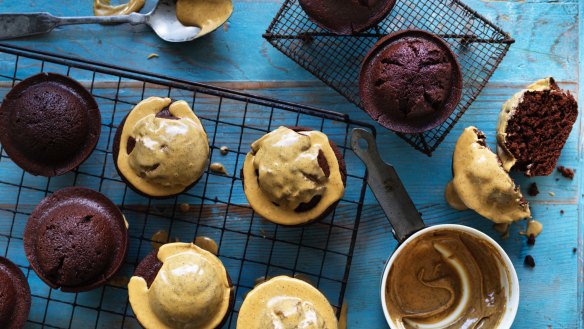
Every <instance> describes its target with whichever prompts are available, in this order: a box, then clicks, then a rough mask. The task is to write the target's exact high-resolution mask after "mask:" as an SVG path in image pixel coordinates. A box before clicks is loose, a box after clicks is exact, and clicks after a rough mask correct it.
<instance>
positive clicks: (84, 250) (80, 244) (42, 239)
mask: <svg viewBox="0 0 584 329" xmlns="http://www.w3.org/2000/svg"><path fill="white" fill-rule="evenodd" d="M127 243H128V233H127V227H126V222H125V219H124V217H123V215H122V213H121V212H120V210H119V209H118V208H117V206H116V205H115V204H113V203H112V202H111V201H110V200H109V199H108V198H106V197H105V196H104V195H102V194H101V193H98V192H96V191H93V190H90V189H87V188H81V187H68V188H64V189H62V190H59V191H57V192H55V193H54V194H52V195H50V196H48V197H46V198H44V199H43V200H42V201H41V203H40V204H39V205H38V206H37V207H36V208H35V209H34V211H33V213H32V214H31V216H30V217H29V219H28V222H27V224H26V228H25V231H24V249H25V252H26V257H27V258H28V260H29V262H30V264H31V266H32V268H33V269H34V270H35V272H36V273H37V274H38V275H39V277H40V278H41V279H42V280H43V281H44V282H45V283H47V284H48V285H49V286H51V287H52V288H59V287H60V288H61V290H63V291H73V292H77V291H86V290H90V289H93V288H95V287H97V286H99V285H101V284H103V283H105V282H106V281H107V280H108V279H109V278H110V277H111V276H113V275H114V274H115V272H116V271H117V270H118V268H119V267H120V266H121V264H122V262H123V261H124V257H125V254H126V249H127Z"/></svg>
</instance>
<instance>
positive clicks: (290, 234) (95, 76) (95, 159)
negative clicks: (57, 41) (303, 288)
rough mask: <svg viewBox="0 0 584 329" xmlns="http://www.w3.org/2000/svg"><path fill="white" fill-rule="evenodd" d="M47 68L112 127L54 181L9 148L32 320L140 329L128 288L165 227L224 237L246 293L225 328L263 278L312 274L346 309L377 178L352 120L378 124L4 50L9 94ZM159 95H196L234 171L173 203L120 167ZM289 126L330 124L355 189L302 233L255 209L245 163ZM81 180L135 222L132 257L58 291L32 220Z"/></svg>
mask: <svg viewBox="0 0 584 329" xmlns="http://www.w3.org/2000/svg"><path fill="white" fill-rule="evenodd" d="M39 72H56V73H61V74H65V75H68V76H71V77H72V78H74V79H76V80H78V81H80V82H81V83H82V84H83V85H84V86H86V87H87V89H88V90H89V91H90V92H91V93H92V95H93V96H94V97H95V98H96V100H97V102H98V104H99V107H100V110H101V114H102V133H101V137H100V140H99V142H98V146H97V148H96V150H95V151H94V152H93V154H92V155H91V157H90V158H89V159H88V160H87V161H86V162H85V163H83V164H82V165H81V166H80V167H79V168H77V169H76V170H75V171H73V172H71V173H69V174H66V175H64V176H60V177H54V178H44V177H37V176H32V175H30V174H28V173H26V172H24V171H22V170H21V169H20V168H18V167H17V166H16V165H15V164H14V163H13V162H12V161H11V160H10V158H9V157H8V156H7V155H6V153H5V152H4V151H3V150H2V149H0V151H1V154H0V254H1V255H2V256H5V257H8V258H9V259H11V260H12V261H14V262H15V263H16V264H17V265H19V267H20V268H21V269H22V270H23V271H24V273H25V275H26V276H27V278H28V281H29V284H30V286H31V291H32V309H31V313H30V316H29V322H28V324H27V325H28V327H31V328H37V327H39V328H45V327H46V328H139V324H138V323H137V321H136V319H135V316H134V315H133V313H132V309H131V307H130V306H129V303H128V297H127V289H126V283H127V280H128V278H129V277H131V275H132V273H133V271H134V268H135V266H136V265H137V264H138V262H139V261H140V260H141V259H142V258H143V257H144V256H145V255H146V254H148V253H149V252H150V251H151V250H152V248H153V244H154V243H156V240H158V238H155V237H154V236H157V235H156V234H157V233H159V232H166V233H167V234H166V235H168V237H166V235H163V236H164V237H165V238H166V239H168V240H173V241H174V239H178V240H180V241H193V239H194V238H195V237H197V236H207V237H210V238H212V239H214V240H215V241H216V243H217V244H218V246H219V257H220V259H221V260H222V261H223V263H224V265H225V267H226V269H227V271H228V272H229V274H230V276H231V278H232V280H233V283H234V287H235V294H236V302H235V307H234V310H233V313H232V314H231V316H230V318H229V319H228V321H227V323H226V325H225V327H226V328H235V324H236V319H237V313H238V310H239V308H240V306H241V303H242V301H243V298H244V296H245V294H246V293H247V292H248V291H250V290H251V289H252V288H253V286H254V282H255V280H256V279H257V278H259V277H269V276H275V275H281V274H287V275H302V277H303V278H305V279H307V280H309V281H311V282H312V283H314V284H315V285H316V286H317V287H318V288H319V289H320V290H321V291H322V292H323V293H324V294H325V295H326V296H327V297H328V299H329V300H330V301H331V303H332V304H333V305H334V306H335V307H337V310H338V311H340V307H341V306H342V303H343V298H344V294H345V289H346V286H347V280H348V277H349V269H350V265H351V260H352V256H353V250H354V247H355V239H356V236H357V231H358V228H359V220H360V215H361V210H362V207H363V200H364V195H365V189H366V181H365V177H366V175H367V172H366V169H365V167H364V166H363V164H362V163H361V162H360V161H359V160H358V159H357V157H356V156H355V155H354V154H353V153H352V151H351V149H350V147H349V140H348V137H347V136H348V133H349V131H350V129H352V128H353V127H365V128H368V129H370V130H372V131H373V132H374V128H373V127H372V126H370V125H368V124H364V123H361V122H357V121H353V120H351V119H350V118H349V117H348V116H346V115H342V114H339V113H335V112H327V111H322V110H318V109H314V108H310V107H306V106H301V105H296V104H291V103H286V102H281V101H276V100H273V99H269V98H264V97H258V96H252V95H249V94H245V93H242V92H236V91H230V90H225V89H221V88H217V87H211V86H207V85H202V84H196V83H189V82H186V81H181V80H177V79H173V78H169V77H164V76H159V75H150V74H147V73H143V72H139V71H132V70H125V69H122V68H119V67H116V66H112V65H105V64H98V63H94V62H89V61H84V60H79V59H73V58H69V57H64V56H60V55H55V54H50V53H45V52H37V51H31V50H27V49H23V48H17V47H14V46H8V45H0V96H1V97H2V98H3V97H4V95H6V93H7V92H8V91H9V90H10V88H11V87H12V86H14V85H15V84H16V83H18V82H19V81H21V80H23V79H25V78H27V77H28V76H30V75H32V74H36V73H39ZM155 95H156V96H169V97H172V98H174V99H183V100H187V101H190V103H191V106H192V107H193V109H194V111H195V112H196V114H197V115H198V116H199V118H200V119H201V121H202V123H203V125H204V126H205V128H206V130H207V133H208V135H209V141H210V146H211V149H212V153H211V162H216V161H217V162H221V163H223V164H224V165H225V167H226V168H227V171H228V174H227V175H220V174H216V173H213V172H211V171H207V172H206V173H205V174H204V176H203V177H202V179H201V181H200V182H199V183H198V184H197V185H196V186H195V187H193V188H192V189H191V190H189V191H188V192H186V193H184V194H182V195H180V196H178V197H175V198H172V199H166V200H154V199H148V198H145V197H142V196H140V195H138V194H136V193H135V192H133V191H132V190H131V189H128V188H127V186H126V185H125V184H124V183H123V182H122V181H121V180H120V177H119V176H118V175H117V173H116V170H115V167H114V164H113V160H112V156H111V152H112V142H113V136H114V134H115V131H116V127H117V125H118V124H119V123H120V121H121V120H122V118H123V117H124V116H125V115H126V114H127V112H128V111H129V110H130V109H131V108H132V106H133V105H135V104H136V103H137V102H139V101H140V100H142V99H143V98H146V97H148V96H155ZM279 125H293V126H307V127H311V128H314V129H319V130H322V131H323V132H325V133H326V134H327V135H328V136H329V138H330V139H331V140H332V141H333V142H335V143H336V144H337V145H338V146H339V148H340V149H341V150H342V152H343V154H344V157H345V161H346V163H347V170H348V178H347V189H346V193H345V196H344V197H343V199H342V200H341V202H340V203H339V205H338V206H337V208H336V210H335V211H334V212H333V213H332V214H331V215H329V216H328V217H327V218H325V219H324V220H322V221H320V222H318V223H314V224H311V225H309V226H305V227H299V228H287V227H281V226H277V225H274V224H271V223H270V222H267V221H265V220H263V219H261V218H259V217H258V216H256V215H255V214H254V212H253V210H252V209H251V208H250V207H249V205H248V204H247V201H246V200H245V196H244V194H243V189H242V184H241V177H240V169H241V166H242V162H243V158H244V157H245V154H246V153H247V151H248V150H249V144H250V143H251V142H253V141H254V140H256V139H257V138H259V137H261V136H262V135H263V134H265V133H266V132H268V131H270V130H272V129H275V128H277V127H278V126H279ZM224 145H225V146H228V147H229V149H230V152H229V153H228V154H227V155H225V156H224V155H221V154H220V147H221V146H224ZM73 185H77V186H85V187H89V188H93V189H95V190H98V191H100V192H102V193H104V194H105V195H106V196H108V197H109V198H110V199H112V200H113V201H114V202H115V203H116V204H118V205H119V206H120V208H121V209H122V212H123V213H124V215H125V216H126V218H127V220H128V222H129V224H130V228H129V232H130V246H129V251H128V256H127V258H126V262H125V264H124V266H123V268H122V270H121V271H120V273H119V274H118V276H117V277H115V278H114V280H112V281H110V282H109V283H108V284H107V285H106V286H104V287H101V288H98V289H95V290H93V291H90V292H86V293H78V294H71V293H62V292H60V291H59V290H52V289H50V288H49V287H47V286H46V285H45V284H44V283H42V281H41V280H40V279H39V278H38V277H37V276H36V274H35V273H34V272H33V271H32V270H31V268H30V267H29V264H28V262H27V260H26V257H25V255H24V250H23V242H22V234H23V230H24V226H25V224H26V220H27V218H28V216H29V215H30V213H31V211H32V210H33V208H34V207H35V206H36V204H38V202H39V201H40V200H41V199H42V198H43V197H45V196H46V195H48V194H50V193H52V192H54V191H56V190H58V189H60V188H62V187H66V186H73ZM184 205H189V206H188V207H186V206H184ZM187 208H188V209H187Z"/></svg>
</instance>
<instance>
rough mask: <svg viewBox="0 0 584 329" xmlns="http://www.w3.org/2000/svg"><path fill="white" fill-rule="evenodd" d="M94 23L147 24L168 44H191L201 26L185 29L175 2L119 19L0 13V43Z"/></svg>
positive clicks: (162, 2) (168, 0)
mask: <svg viewBox="0 0 584 329" xmlns="http://www.w3.org/2000/svg"><path fill="white" fill-rule="evenodd" d="M209 15H213V13H209ZM225 20H227V18H225ZM96 23H97V24H112V23H129V24H132V25H138V24H146V25H149V26H150V27H151V28H152V29H153V30H154V32H156V34H157V35H158V36H159V37H160V38H161V39H163V40H165V41H169V42H184V41H191V40H193V39H196V38H197V37H198V36H199V34H200V32H201V28H200V27H197V26H184V25H182V24H181V23H180V22H179V20H178V19H177V17H176V0H159V1H158V4H157V5H156V7H155V8H154V9H153V10H152V11H151V12H149V13H148V14H145V15H144V14H138V13H131V14H129V15H122V16H79V17H55V16H53V15H51V14H49V13H31V14H0V40H3V39H12V38H18V37H24V36H29V35H36V34H42V33H47V32H50V31H52V30H53V29H54V28H55V27H57V26H62V25H72V24H96Z"/></svg>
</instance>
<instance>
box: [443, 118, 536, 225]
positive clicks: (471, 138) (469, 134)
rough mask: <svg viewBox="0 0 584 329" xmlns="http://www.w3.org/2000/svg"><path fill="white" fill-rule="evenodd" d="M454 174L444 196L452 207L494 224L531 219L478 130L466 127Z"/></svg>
mask: <svg viewBox="0 0 584 329" xmlns="http://www.w3.org/2000/svg"><path fill="white" fill-rule="evenodd" d="M452 172H453V176H454V177H453V178H452V181H451V182H450V183H449V184H448V186H447V187H446V193H445V195H446V199H447V201H448V203H449V204H450V205H451V206H452V207H453V208H455V209H459V210H463V209H466V208H470V209H473V210H474V211H476V212H478V213H479V214H480V215H481V216H483V217H486V218H488V219H490V220H492V221H493V222H495V223H506V224H508V223H511V222H514V221H517V220H520V219H525V218H528V217H531V212H530V210H529V205H528V204H527V202H526V201H525V200H524V199H523V195H522V194H521V191H520V190H519V187H517V186H515V183H514V182H513V180H512V179H511V177H510V176H509V174H508V173H507V172H506V171H505V169H503V167H502V165H501V162H500V161H499V159H498V157H497V155H496V154H495V153H493V152H492V151H491V150H490V149H489V148H488V147H487V145H486V143H485V135H484V134H483V133H482V132H480V131H479V130H478V129H477V128H475V127H468V128H466V129H465V130H464V131H463V133H462V134H461V135H460V137H459V139H458V141H457V142H456V147H455V149H454V155H453V156H452Z"/></svg>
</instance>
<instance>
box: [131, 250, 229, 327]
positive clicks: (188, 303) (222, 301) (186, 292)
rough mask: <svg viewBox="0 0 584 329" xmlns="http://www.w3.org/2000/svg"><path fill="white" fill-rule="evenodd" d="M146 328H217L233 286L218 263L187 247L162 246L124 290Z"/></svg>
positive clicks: (201, 251) (139, 269) (144, 262)
mask: <svg viewBox="0 0 584 329" xmlns="http://www.w3.org/2000/svg"><path fill="white" fill-rule="evenodd" d="M128 295H129V297H130V305H131V306H132V310H133V311H134V314H136V318H137V319H138V322H140V324H141V325H142V326H143V327H144V328H146V329H149V328H159V329H174V328H209V329H213V328H221V326H222V325H223V323H224V322H225V320H226V319H227V317H228V315H229V313H230V311H231V310H232V309H233V303H234V301H235V298H234V296H235V295H234V291H233V284H232V283H231V279H230V278H229V274H228V273H227V271H226V270H225V267H224V266H223V264H222V263H221V260H219V258H217V256H215V255H213V254H212V253H210V252H208V251H206V250H204V249H201V248H199V247H197V246H196V245H194V244H192V243H181V242H173V243H167V244H165V245H163V246H161V247H160V249H158V250H154V251H153V252H152V253H150V254H149V255H148V256H146V257H145V258H144V259H143V260H142V261H141V262H140V264H138V267H137V268H136V271H135V272H134V276H132V278H131V279H130V283H129V284H128Z"/></svg>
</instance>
